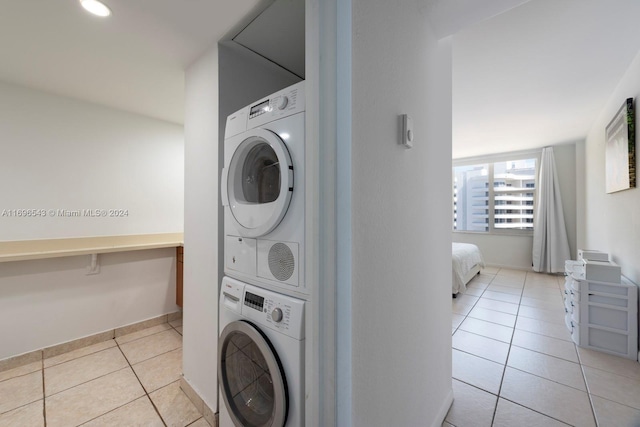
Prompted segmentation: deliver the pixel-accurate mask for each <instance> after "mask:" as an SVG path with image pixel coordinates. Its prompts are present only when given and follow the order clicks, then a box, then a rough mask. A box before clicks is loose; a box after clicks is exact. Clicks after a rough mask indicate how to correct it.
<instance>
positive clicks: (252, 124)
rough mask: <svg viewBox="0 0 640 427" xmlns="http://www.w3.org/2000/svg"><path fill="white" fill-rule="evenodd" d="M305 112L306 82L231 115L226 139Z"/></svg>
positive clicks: (228, 120)
mask: <svg viewBox="0 0 640 427" xmlns="http://www.w3.org/2000/svg"><path fill="white" fill-rule="evenodd" d="M304 110H305V95H304V81H301V82H299V83H296V84H294V85H292V86H289V87H288V88H285V89H282V90H280V91H278V92H276V93H274V94H272V95H269V96H268V97H265V98H262V99H260V100H259V101H256V102H254V103H253V104H251V105H249V106H248V107H244V108H243V109H242V110H238V111H236V112H235V113H233V114H231V115H230V116H229V117H227V124H226V127H225V132H224V138H225V139H227V138H230V137H232V136H234V135H237V134H239V133H241V132H244V131H246V130H248V129H254V128H256V127H258V126H261V125H263V124H265V123H269V122H271V121H273V120H277V119H281V118H283V117H287V116H291V115H294V114H298V113H302V112H304Z"/></svg>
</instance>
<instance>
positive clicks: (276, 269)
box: [268, 243, 296, 282]
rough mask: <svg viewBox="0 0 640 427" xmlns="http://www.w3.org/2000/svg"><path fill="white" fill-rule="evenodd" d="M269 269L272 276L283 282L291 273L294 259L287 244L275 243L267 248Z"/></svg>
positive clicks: (294, 262)
mask: <svg viewBox="0 0 640 427" xmlns="http://www.w3.org/2000/svg"><path fill="white" fill-rule="evenodd" d="M268 260H269V270H270V271H271V274H273V277H275V278H276V279H278V280H280V281H281V282H284V281H285V280H288V279H289V278H290V277H291V275H292V274H293V270H294V268H295V264H296V261H295V259H294V258H293V253H292V252H291V249H289V246H287V245H285V244H284V243H276V244H274V245H273V246H271V248H270V249H269V257H268Z"/></svg>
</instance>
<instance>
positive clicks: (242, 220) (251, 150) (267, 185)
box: [223, 129, 293, 237]
mask: <svg viewBox="0 0 640 427" xmlns="http://www.w3.org/2000/svg"><path fill="white" fill-rule="evenodd" d="M248 134H249V135H250V136H248V137H247V138H245V139H244V140H243V141H242V142H241V143H240V145H238V147H237V148H236V150H235V152H234V153H233V156H232V158H231V162H230V164H229V167H228V168H227V176H226V177H225V178H226V180H225V181H226V185H227V188H226V194H227V197H228V204H229V208H230V210H231V219H232V221H233V222H234V223H235V225H236V228H237V229H238V232H239V233H240V235H241V236H243V237H259V236H264V235H265V234H267V233H269V232H271V230H273V229H274V228H275V227H277V225H278V224H280V221H282V218H284V216H285V214H286V213H287V209H288V208H289V203H290V201H291V194H292V192H293V163H292V161H291V156H290V155H289V150H288V149H287V146H286V145H285V143H284V142H283V141H282V140H281V139H280V137H279V136H278V135H276V134H275V133H273V132H271V131H268V130H265V129H253V130H251V131H250V132H248ZM224 184H225V183H224V182H223V185H224ZM223 193H224V191H223Z"/></svg>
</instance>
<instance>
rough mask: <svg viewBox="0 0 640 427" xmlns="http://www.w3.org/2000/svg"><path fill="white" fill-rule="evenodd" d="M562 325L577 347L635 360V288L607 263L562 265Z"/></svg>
mask: <svg viewBox="0 0 640 427" xmlns="http://www.w3.org/2000/svg"><path fill="white" fill-rule="evenodd" d="M565 273H566V278H565V284H564V288H565V289H564V303H565V313H566V314H565V323H566V325H567V328H569V331H570V332H571V337H572V339H573V341H574V342H575V343H576V344H577V345H579V346H580V347H586V348H591V349H594V350H600V351H603V352H606V353H610V354H614V355H617V356H622V357H626V358H629V359H633V360H637V359H638V287H637V286H636V285H635V284H633V283H631V282H630V281H628V280H626V279H625V278H623V277H621V274H620V267H619V266H617V265H616V264H614V263H612V262H610V261H602V260H599V261H598V260H596V261H594V260H590V259H580V260H578V261H567V262H566V263H565Z"/></svg>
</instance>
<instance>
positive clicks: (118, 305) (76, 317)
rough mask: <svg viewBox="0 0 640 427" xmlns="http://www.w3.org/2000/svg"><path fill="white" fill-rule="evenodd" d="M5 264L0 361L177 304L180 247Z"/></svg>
mask: <svg viewBox="0 0 640 427" xmlns="http://www.w3.org/2000/svg"><path fill="white" fill-rule="evenodd" d="M88 262H89V257H88V256H74V257H64V258H51V259H43V260H36V261H16V262H7V263H2V264H0V340H2V345H0V360H2V359H5V358H7V357H10V356H16V355H18V354H22V353H26V352H29V351H32V350H39V349H41V348H45V347H49V346H52V345H56V344H61V343H63V342H67V341H71V340H74V339H78V338H82V337H85V336H88V335H93V334H96V333H99V332H103V331H107V330H110V329H115V328H118V327H121V326H125V325H129V324H131V323H136V322H140V321H143V320H146V319H150V318H153V317H157V316H160V315H162V314H167V313H173V312H175V311H178V310H179V307H178V306H177V305H176V304H175V298H176V293H175V292H176V279H175V277H176V265H175V264H176V257H175V249H173V248H167V249H155V250H148V251H135V252H119V253H111V254H102V255H99V262H100V274H97V275H91V276H87V275H86V274H85V268H86V266H87V264H88Z"/></svg>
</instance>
